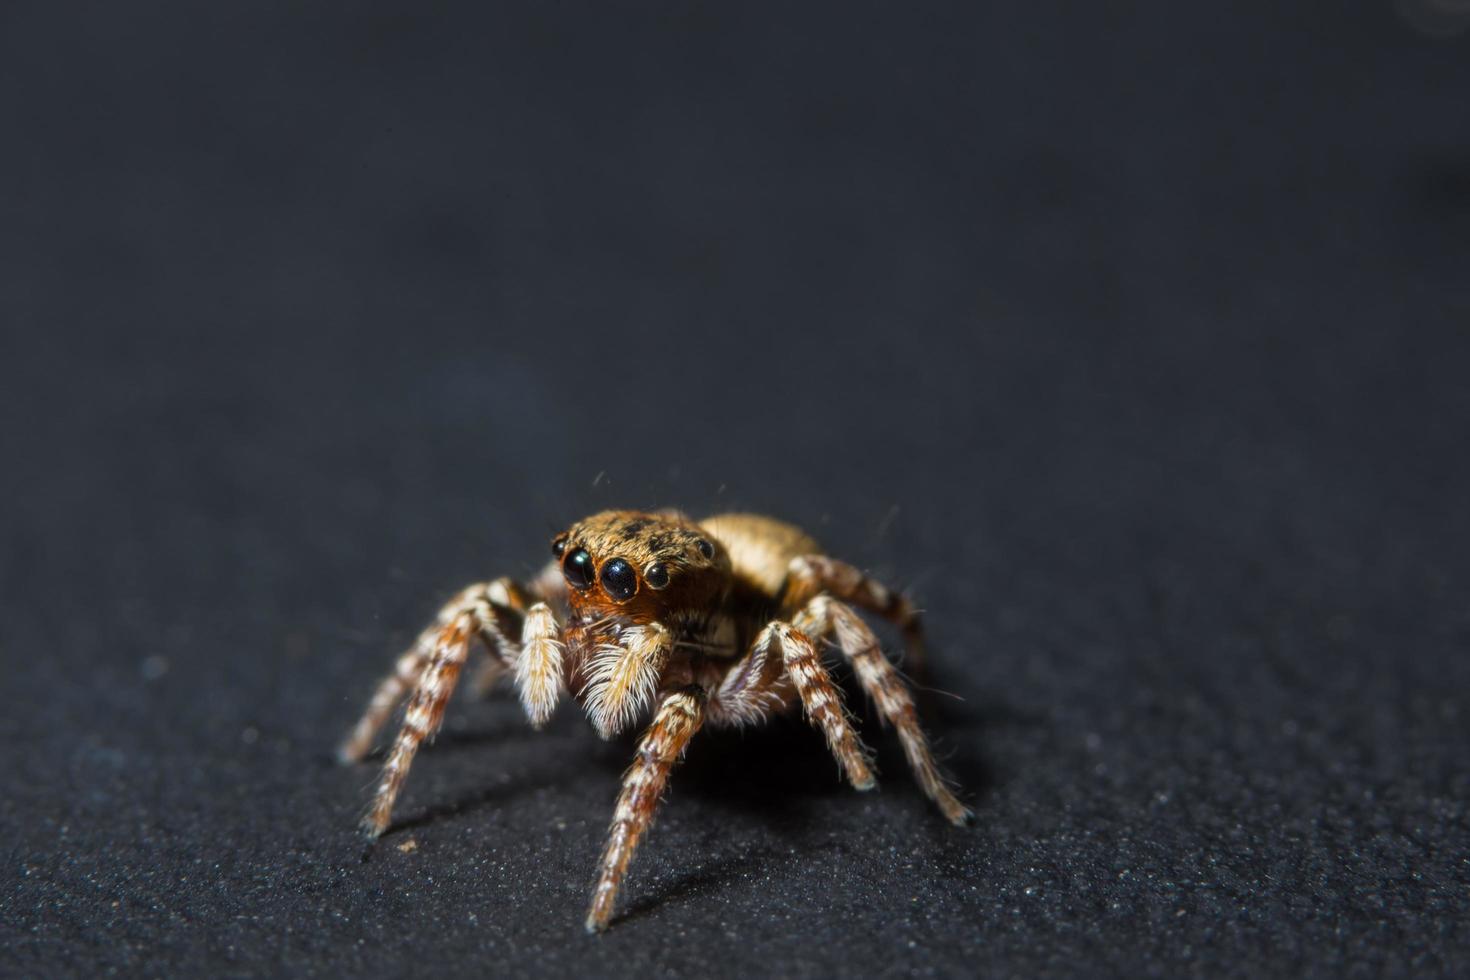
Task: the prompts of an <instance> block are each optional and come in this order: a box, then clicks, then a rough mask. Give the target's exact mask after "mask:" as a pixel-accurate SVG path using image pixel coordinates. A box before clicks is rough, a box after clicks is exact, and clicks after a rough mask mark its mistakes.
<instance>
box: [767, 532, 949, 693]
mask: <svg viewBox="0 0 1470 980" xmlns="http://www.w3.org/2000/svg"><path fill="white" fill-rule="evenodd" d="M787 575H788V582H789V583H790V584H789V585H788V586H787V592H786V597H785V599H786V608H788V609H800V608H802V607H803V606H805V605H806V604H807V603H808V602H810V601H811V600H812V599H814V598H816V597H817V596H819V595H821V594H822V593H824V592H825V593H826V594H828V595H830V596H833V597H835V598H837V599H841V600H842V601H843V602H848V603H851V604H852V605H854V606H857V607H858V608H859V609H866V610H867V611H868V612H871V613H873V614H874V615H876V616H882V617H883V618H884V619H886V620H888V621H889V622H891V623H893V625H895V626H897V627H898V628H899V630H901V631H902V632H903V642H904V647H905V649H906V650H907V651H908V662H907V663H906V664H904V666H905V667H906V668H907V669H908V671H909V673H910V674H912V675H914V676H922V675H923V673H924V624H923V623H922V622H921V621H920V619H919V611H918V610H917V609H915V608H914V605H913V603H911V602H909V600H908V599H907V597H905V596H904V595H903V594H902V593H901V592H897V591H895V590H894V589H890V588H889V587H888V586H886V585H884V584H883V583H882V582H880V581H878V580H877V579H875V578H872V577H871V576H869V575H866V574H864V573H863V572H862V571H861V570H860V569H858V568H855V567H853V566H852V565H849V564H847V562H844V561H838V560H837V559H836V558H828V557H827V556H826V555H801V556H798V557H796V558H793V559H791V564H790V566H789V567H788V569H787Z"/></svg>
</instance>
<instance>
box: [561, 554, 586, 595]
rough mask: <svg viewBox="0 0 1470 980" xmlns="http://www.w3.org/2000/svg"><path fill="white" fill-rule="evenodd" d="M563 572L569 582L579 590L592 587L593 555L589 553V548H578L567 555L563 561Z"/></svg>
mask: <svg viewBox="0 0 1470 980" xmlns="http://www.w3.org/2000/svg"><path fill="white" fill-rule="evenodd" d="M561 573H562V575H564V576H566V580H567V584H568V585H570V586H571V587H572V588H574V589H577V590H578V591H583V592H585V591H586V590H587V589H590V588H592V556H591V555H589V554H587V549H586V548H578V549H577V550H576V551H573V552H572V553H571V554H569V555H567V557H566V558H565V559H564V560H563V561H562V563H561Z"/></svg>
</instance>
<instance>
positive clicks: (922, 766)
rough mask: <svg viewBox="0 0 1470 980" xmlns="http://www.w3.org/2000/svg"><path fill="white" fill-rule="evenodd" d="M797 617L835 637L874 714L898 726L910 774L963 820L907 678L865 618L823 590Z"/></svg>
mask: <svg viewBox="0 0 1470 980" xmlns="http://www.w3.org/2000/svg"><path fill="white" fill-rule="evenodd" d="M796 623H797V625H799V626H800V627H801V628H802V629H804V630H807V631H809V632H810V633H811V634H812V635H813V636H826V635H827V634H828V633H829V632H830V633H831V634H832V635H833V636H834V637H835V638H836V640H837V647H838V649H840V650H841V651H842V653H843V655H844V656H846V657H847V659H848V660H849V661H851V662H852V666H853V671H854V672H855V673H856V674H857V678H858V683H859V684H861V685H862V688H863V691H864V692H866V693H867V695H868V697H870V698H872V699H873V703H874V704H875V705H876V706H877V708H878V714H879V716H880V717H881V718H882V719H883V720H884V721H886V722H888V723H889V724H891V725H893V727H894V729H895V730H896V731H897V732H898V740H899V743H900V744H901V745H902V746H903V753H904V756H905V757H906V758H907V759H908V763H909V768H910V769H912V770H913V772H914V779H915V780H917V781H918V783H919V786H920V787H921V788H922V789H923V790H924V792H925V793H926V794H927V795H928V796H929V798H930V799H931V800H933V801H934V802H935V803H936V804H937V805H938V806H939V809H940V810H941V811H942V812H943V813H944V815H945V817H947V818H948V819H949V821H950V822H951V823H954V824H963V823H967V822H968V821H969V819H970V811H969V810H968V809H967V808H966V807H965V805H964V804H963V803H961V802H960V801H959V800H958V799H957V798H956V797H955V795H954V793H953V792H951V791H950V788H949V783H950V781H949V779H948V778H947V777H946V776H945V775H944V772H943V771H942V770H941V769H940V768H939V765H938V764H937V763H936V762H935V761H934V755H933V753H932V752H931V751H930V749H929V739H928V738H926V737H925V735H924V730H923V729H922V728H920V727H919V717H918V711H917V710H916V709H915V708H914V698H913V695H912V694H911V693H910V692H909V688H908V684H907V683H905V681H904V679H903V676H902V675H901V674H899V672H898V669H897V668H896V667H894V666H893V664H891V663H889V662H888V658H887V657H885V656H883V649H882V647H881V646H880V645H879V643H878V637H876V636H875V635H873V631H872V629H870V628H869V627H868V624H867V623H865V622H863V621H862V619H861V618H859V616H858V614H857V613H856V612H854V611H853V609H852V607H851V606H849V605H847V604H846V603H843V602H839V601H837V600H836V599H833V598H832V597H831V596H825V595H820V596H817V597H816V598H815V599H813V600H812V601H811V602H809V603H807V606H806V608H805V609H803V610H802V611H801V612H800V613H799V614H797V617H796Z"/></svg>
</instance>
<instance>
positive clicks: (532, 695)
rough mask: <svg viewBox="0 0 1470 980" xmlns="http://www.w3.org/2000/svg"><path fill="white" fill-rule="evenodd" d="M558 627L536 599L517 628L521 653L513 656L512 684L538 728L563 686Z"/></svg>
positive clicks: (548, 609) (561, 651) (545, 720)
mask: <svg viewBox="0 0 1470 980" xmlns="http://www.w3.org/2000/svg"><path fill="white" fill-rule="evenodd" d="M560 634H561V628H560V627H559V626H558V625H557V622H556V617H555V616H554V615H552V612H551V607H550V606H548V605H547V604H546V603H544V602H538V603H536V605H534V606H532V607H531V608H530V609H528V610H526V618H525V626H524V627H523V628H522V630H521V653H520V656H519V657H517V658H516V663H515V676H516V686H517V687H519V688H520V691H521V704H522V705H523V706H525V709H526V717H528V718H530V719H531V724H532V725H533V726H534V727H536V728H540V727H541V726H542V725H544V724H546V722H547V720H548V719H549V718H550V717H551V713H552V711H554V710H555V709H556V703H557V701H558V700H560V698H561V695H562V692H563V691H565V690H566V682H565V678H564V675H563V671H562V660H563V655H564V653H565V650H566V648H565V647H564V646H563V644H562V642H561V639H560Z"/></svg>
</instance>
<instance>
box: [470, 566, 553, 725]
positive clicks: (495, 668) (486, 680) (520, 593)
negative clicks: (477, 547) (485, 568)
mask: <svg viewBox="0 0 1470 980" xmlns="http://www.w3.org/2000/svg"><path fill="white" fill-rule="evenodd" d="M500 581H501V582H502V583H505V585H506V594H507V600H508V603H507V604H508V605H509V607H510V610H511V611H513V612H515V613H516V614H518V615H516V616H515V617H514V619H513V620H512V621H510V622H504V623H502V624H501V626H502V629H503V631H504V633H505V635H506V636H509V637H513V636H516V635H517V634H519V633H520V632H521V631H522V629H523V623H524V617H525V615H526V612H527V610H528V609H529V608H530V607H531V604H532V603H533V602H555V603H565V601H566V592H567V583H566V580H565V579H563V578H562V575H561V566H560V565H558V564H557V563H556V562H551V563H550V564H548V565H547V566H546V567H545V568H543V569H542V570H541V571H540V572H538V573H537V574H536V577H535V578H533V579H531V580H530V581H529V582H528V583H526V584H525V585H521V584H520V583H518V582H513V581H511V580H510V579H500ZM497 611H499V610H497ZM486 647H487V649H489V650H490V657H489V658H488V659H486V660H485V662H484V663H482V664H481V665H480V669H479V670H477V671H475V676H474V678H473V679H472V680H471V681H470V683H471V690H473V691H474V692H475V696H476V697H481V698H483V697H488V696H489V695H490V692H491V691H492V690H494V688H495V685H496V684H497V683H498V682H499V681H500V679H501V678H502V677H504V676H505V674H506V669H507V668H508V667H509V666H510V662H511V661H513V660H514V659H515V649H514V647H513V646H509V647H507V648H506V651H505V654H506V655H505V656H497V655H496V653H495V650H494V649H493V647H492V646H491V644H490V642H489V637H486Z"/></svg>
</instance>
